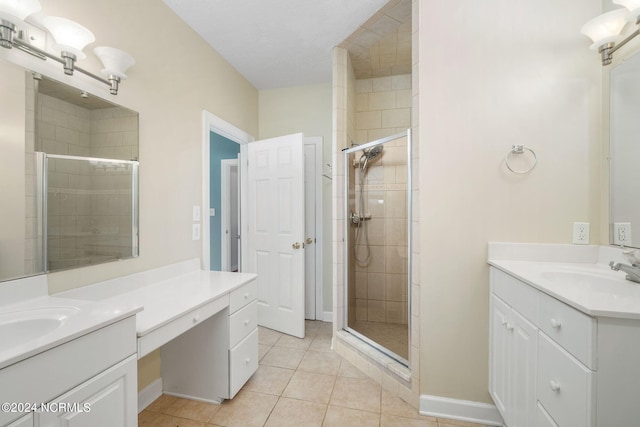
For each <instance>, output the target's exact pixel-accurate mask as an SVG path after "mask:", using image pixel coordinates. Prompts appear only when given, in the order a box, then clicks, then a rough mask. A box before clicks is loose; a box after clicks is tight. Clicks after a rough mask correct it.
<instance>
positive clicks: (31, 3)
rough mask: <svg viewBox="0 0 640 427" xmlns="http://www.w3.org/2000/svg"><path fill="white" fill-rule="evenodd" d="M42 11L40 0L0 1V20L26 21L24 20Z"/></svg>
mask: <svg viewBox="0 0 640 427" xmlns="http://www.w3.org/2000/svg"><path fill="white" fill-rule="evenodd" d="M40 10H42V6H41V5H40V2H39V1H38V0H0V18H2V19H6V20H8V21H14V20H16V19H17V20H18V21H24V18H26V17H27V16H29V15H32V14H34V13H36V12H39V11H40ZM14 24H15V22H14Z"/></svg>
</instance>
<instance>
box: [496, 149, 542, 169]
mask: <svg viewBox="0 0 640 427" xmlns="http://www.w3.org/2000/svg"><path fill="white" fill-rule="evenodd" d="M525 151H529V152H530V153H531V155H532V156H533V164H532V165H531V166H530V167H529V168H528V169H524V170H517V169H514V168H513V167H512V166H511V165H510V164H509V162H510V161H512V160H513V156H514V155H516V154H524V153H525ZM504 163H505V164H506V165H507V168H508V169H509V170H510V171H511V172H513V173H519V174H524V173H529V172H531V170H532V169H533V168H535V167H536V163H538V156H536V152H535V151H533V150H532V149H531V148H529V147H527V146H526V145H512V146H511V151H509V153H507V157H506V158H505V159H504Z"/></svg>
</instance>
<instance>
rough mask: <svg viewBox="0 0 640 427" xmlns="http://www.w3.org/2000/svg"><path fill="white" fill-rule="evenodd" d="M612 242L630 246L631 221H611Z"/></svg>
mask: <svg viewBox="0 0 640 427" xmlns="http://www.w3.org/2000/svg"><path fill="white" fill-rule="evenodd" d="M613 244H614V245H620V246H631V223H630V222H614V223H613Z"/></svg>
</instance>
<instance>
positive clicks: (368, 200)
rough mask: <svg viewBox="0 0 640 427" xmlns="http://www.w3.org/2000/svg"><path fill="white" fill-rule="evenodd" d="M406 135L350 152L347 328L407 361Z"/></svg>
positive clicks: (347, 216) (407, 211)
mask: <svg viewBox="0 0 640 427" xmlns="http://www.w3.org/2000/svg"><path fill="white" fill-rule="evenodd" d="M408 145H409V144H408V138H407V135H406V134H403V135H402V136H396V137H391V138H383V139H382V140H379V141H378V142H373V143H369V144H363V147H365V148H359V147H355V148H352V149H349V150H347V151H346V152H345V153H346V154H345V155H346V157H345V165H346V166H345V177H346V185H347V188H346V194H347V205H346V207H345V208H346V218H347V239H346V241H347V246H346V248H345V249H346V250H345V253H348V256H347V260H346V263H347V268H346V270H347V278H346V280H347V287H346V288H347V290H346V291H347V304H346V306H347V313H346V314H347V315H346V318H347V324H348V327H347V331H349V332H351V333H353V334H355V335H356V336H358V337H360V338H361V339H365V340H366V341H368V342H369V343H370V344H372V345H374V346H376V347H378V348H379V349H381V350H382V351H384V352H386V353H387V354H389V355H390V356H392V357H394V358H395V359H397V360H399V361H400V362H403V363H404V364H405V365H406V364H407V361H408V358H409V355H408V351H409V328H408V319H409V318H410V317H409V303H408V301H409V292H408V290H409V271H410V268H409V238H408V237H409V236H410V232H409V227H410V221H409V220H410V218H409V213H410V208H409V205H410V198H409V173H410V171H409V169H410V168H409V167H408V152H409V151H408V150H409V147H408Z"/></svg>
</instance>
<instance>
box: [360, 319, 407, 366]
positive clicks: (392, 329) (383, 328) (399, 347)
mask: <svg viewBox="0 0 640 427" xmlns="http://www.w3.org/2000/svg"><path fill="white" fill-rule="evenodd" d="M349 327H350V328H352V329H355V330H356V331H358V332H360V333H361V334H362V335H364V336H366V337H367V338H369V339H371V340H373V341H375V342H377V343H378V344H380V345H382V346H383V347H386V348H388V349H389V350H391V351H393V352H394V353H395V354H397V355H398V356H400V357H403V358H405V359H406V360H409V334H408V328H407V325H401V324H398V323H385V322H369V321H365V320H358V321H355V322H352V323H350V324H349Z"/></svg>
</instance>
